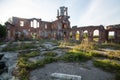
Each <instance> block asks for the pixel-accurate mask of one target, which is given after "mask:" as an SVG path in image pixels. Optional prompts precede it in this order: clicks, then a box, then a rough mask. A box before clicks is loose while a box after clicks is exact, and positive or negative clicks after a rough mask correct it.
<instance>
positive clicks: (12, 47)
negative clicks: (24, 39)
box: [2, 43, 36, 51]
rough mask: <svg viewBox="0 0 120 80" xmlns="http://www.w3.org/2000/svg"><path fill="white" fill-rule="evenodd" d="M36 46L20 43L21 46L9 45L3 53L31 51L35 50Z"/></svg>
mask: <svg viewBox="0 0 120 80" xmlns="http://www.w3.org/2000/svg"><path fill="white" fill-rule="evenodd" d="M35 47H36V46H35V45H34V44H31V43H19V44H12V43H10V44H8V45H7V46H6V47H5V48H3V49H2V51H16V50H24V49H31V48H35Z"/></svg>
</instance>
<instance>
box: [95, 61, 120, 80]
mask: <svg viewBox="0 0 120 80" xmlns="http://www.w3.org/2000/svg"><path fill="white" fill-rule="evenodd" d="M93 63H94V65H95V66H96V67H100V68H102V69H103V70H106V71H108V72H114V73H115V74H116V75H115V80H119V79H120V63H118V62H116V61H113V60H109V59H104V60H95V61H94V62H93Z"/></svg>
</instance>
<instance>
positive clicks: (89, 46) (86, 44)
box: [74, 41, 98, 51]
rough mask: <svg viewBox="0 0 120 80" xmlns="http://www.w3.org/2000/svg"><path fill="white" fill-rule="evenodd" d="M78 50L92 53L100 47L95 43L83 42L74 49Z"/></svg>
mask: <svg viewBox="0 0 120 80" xmlns="http://www.w3.org/2000/svg"><path fill="white" fill-rule="evenodd" d="M74 48H75V49H78V50H84V51H90V50H95V49H97V48H98V45H97V44H96V43H94V42H88V41H82V42H81V44H79V45H76V46H75V47H74Z"/></svg>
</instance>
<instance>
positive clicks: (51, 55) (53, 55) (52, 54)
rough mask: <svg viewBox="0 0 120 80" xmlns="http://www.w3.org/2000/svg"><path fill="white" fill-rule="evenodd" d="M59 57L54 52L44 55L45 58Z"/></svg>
mask: <svg viewBox="0 0 120 80" xmlns="http://www.w3.org/2000/svg"><path fill="white" fill-rule="evenodd" d="M56 55H57V53H55V52H52V51H48V52H46V53H44V56H46V57H55V56H56Z"/></svg>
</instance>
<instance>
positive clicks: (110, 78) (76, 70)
mask: <svg viewBox="0 0 120 80" xmlns="http://www.w3.org/2000/svg"><path fill="white" fill-rule="evenodd" d="M55 72H58V73H65V74H72V75H79V76H82V80H114V75H113V74H111V73H108V72H105V71H103V70H101V69H99V68H96V67H94V66H93V65H92V61H88V62H86V63H64V62H57V63H51V64H47V65H46V66H45V67H44V68H40V69H36V70H33V71H32V72H31V74H30V80H51V79H50V78H51V77H50V75H51V74H52V73H55Z"/></svg>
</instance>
